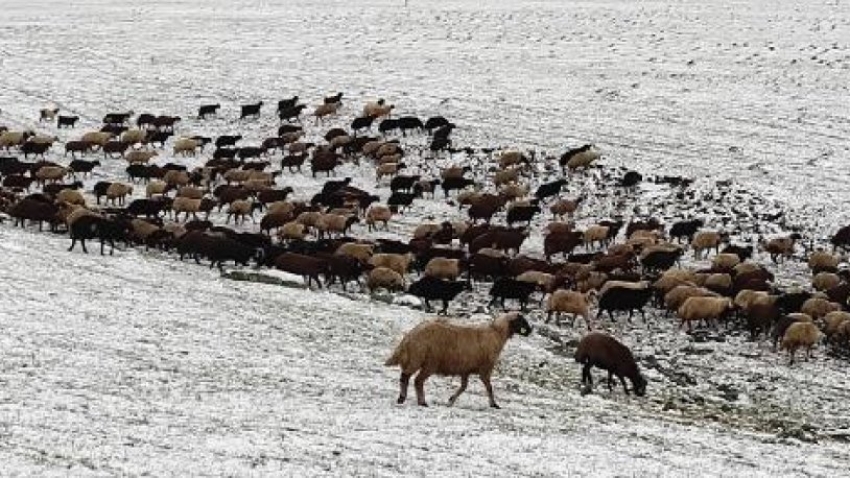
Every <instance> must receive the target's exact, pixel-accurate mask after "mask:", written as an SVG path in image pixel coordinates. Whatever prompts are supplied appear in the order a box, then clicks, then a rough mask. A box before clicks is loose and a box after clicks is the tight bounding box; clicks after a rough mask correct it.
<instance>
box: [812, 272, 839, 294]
mask: <svg viewBox="0 0 850 478" xmlns="http://www.w3.org/2000/svg"><path fill="white" fill-rule="evenodd" d="M840 283H841V277H839V275H838V274H836V273H834V272H818V273H817V274H816V275H815V276H814V277H812V287H813V288H814V289H815V290H817V291H821V292H824V291H827V290H829V289H832V288H833V287H836V286H838V285H839V284H840Z"/></svg>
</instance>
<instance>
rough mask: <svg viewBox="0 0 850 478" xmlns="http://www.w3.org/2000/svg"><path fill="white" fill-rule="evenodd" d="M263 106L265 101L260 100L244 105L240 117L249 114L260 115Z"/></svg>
mask: <svg viewBox="0 0 850 478" xmlns="http://www.w3.org/2000/svg"><path fill="white" fill-rule="evenodd" d="M262 107H263V102H262V101H259V102H257V103H254V104H250V105H242V112H241V114H240V115H239V119H240V120H241V119H244V118H247V117H248V116H253V117H254V118H259V117H260V108H262Z"/></svg>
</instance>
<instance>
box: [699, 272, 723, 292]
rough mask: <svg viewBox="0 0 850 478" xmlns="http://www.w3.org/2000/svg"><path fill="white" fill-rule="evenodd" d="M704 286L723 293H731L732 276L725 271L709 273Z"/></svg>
mask: <svg viewBox="0 0 850 478" xmlns="http://www.w3.org/2000/svg"><path fill="white" fill-rule="evenodd" d="M697 277H699V275H697ZM702 286H703V287H705V288H706V289H709V290H711V291H714V292H717V293H718V294H721V295H730V294H731V293H732V276H730V275H729V274H725V273H719V274H709V275H708V276H707V277H706V278H705V281H704V282H703V283H702Z"/></svg>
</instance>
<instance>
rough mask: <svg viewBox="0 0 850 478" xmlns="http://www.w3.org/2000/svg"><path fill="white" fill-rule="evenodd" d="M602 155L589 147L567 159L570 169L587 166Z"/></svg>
mask: <svg viewBox="0 0 850 478" xmlns="http://www.w3.org/2000/svg"><path fill="white" fill-rule="evenodd" d="M600 157H602V155H601V154H600V153H599V151H598V150H596V149H588V150H587V151H582V152H579V153H576V154H574V155H573V157H571V158H570V159H569V160H568V161H567V167H568V168H570V169H578V168H585V167H588V166H590V165H591V164H592V163H593V162H594V161H596V160H597V159H599V158H600Z"/></svg>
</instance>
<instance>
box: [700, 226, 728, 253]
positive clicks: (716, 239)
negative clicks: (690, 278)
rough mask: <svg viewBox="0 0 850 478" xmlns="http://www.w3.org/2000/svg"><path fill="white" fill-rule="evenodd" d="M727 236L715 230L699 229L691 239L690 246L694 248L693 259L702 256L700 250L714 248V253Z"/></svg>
mask: <svg viewBox="0 0 850 478" xmlns="http://www.w3.org/2000/svg"><path fill="white" fill-rule="evenodd" d="M727 238H728V236H727V235H725V234H724V233H721V232H717V231H699V232H697V233H696V234H694V238H693V240H691V247H693V249H694V259H697V260H699V259H700V258H702V252H703V251H708V250H709V249H712V248H713V249H714V252H715V253H716V252H717V251H718V249H719V248H720V244H721V243H722V242H723V241H725V240H726V239H727Z"/></svg>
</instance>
